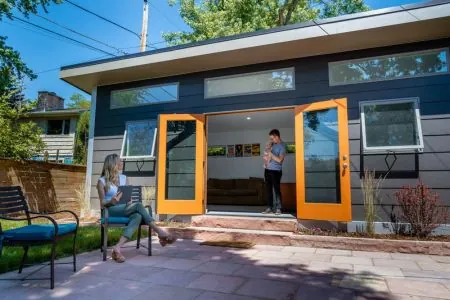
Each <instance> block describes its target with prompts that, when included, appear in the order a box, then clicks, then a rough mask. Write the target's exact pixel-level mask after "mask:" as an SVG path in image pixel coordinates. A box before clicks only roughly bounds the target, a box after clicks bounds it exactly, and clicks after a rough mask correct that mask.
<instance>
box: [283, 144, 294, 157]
mask: <svg viewBox="0 0 450 300" xmlns="http://www.w3.org/2000/svg"><path fill="white" fill-rule="evenodd" d="M284 144H285V145H286V153H287V154H293V153H295V143H294V142H286V143H284Z"/></svg>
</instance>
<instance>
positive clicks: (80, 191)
mask: <svg viewBox="0 0 450 300" xmlns="http://www.w3.org/2000/svg"><path fill="white" fill-rule="evenodd" d="M85 176H86V167H83V166H74V165H61V164H54V163H45V162H38V161H14V160H7V159H0V186H11V185H20V186H21V187H22V189H23V190H24V192H25V194H26V196H27V200H28V205H29V206H30V209H31V210H33V211H38V212H45V211H48V212H51V211H55V210H62V209H70V210H73V211H74V212H76V213H77V214H78V215H79V214H80V212H81V210H82V208H83V207H82V206H83V197H82V196H80V195H84V183H85Z"/></svg>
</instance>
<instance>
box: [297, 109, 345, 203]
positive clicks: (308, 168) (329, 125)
mask: <svg viewBox="0 0 450 300" xmlns="http://www.w3.org/2000/svg"><path fill="white" fill-rule="evenodd" d="M303 135H304V136H303V139H304V159H305V202H307V203H341V198H340V194H341V193H340V172H339V132H338V113H337V108H330V109H324V110H316V111H308V112H304V113H303Z"/></svg>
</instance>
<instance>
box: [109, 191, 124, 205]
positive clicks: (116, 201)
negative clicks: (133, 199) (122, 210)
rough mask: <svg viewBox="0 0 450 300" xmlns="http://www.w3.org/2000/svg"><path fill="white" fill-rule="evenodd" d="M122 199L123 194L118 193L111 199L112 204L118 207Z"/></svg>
mask: <svg viewBox="0 0 450 300" xmlns="http://www.w3.org/2000/svg"><path fill="white" fill-rule="evenodd" d="M121 198H122V192H118V193H117V194H116V195H115V196H113V197H112V198H111V204H112V205H116V204H117V203H119V201H120V199H121Z"/></svg>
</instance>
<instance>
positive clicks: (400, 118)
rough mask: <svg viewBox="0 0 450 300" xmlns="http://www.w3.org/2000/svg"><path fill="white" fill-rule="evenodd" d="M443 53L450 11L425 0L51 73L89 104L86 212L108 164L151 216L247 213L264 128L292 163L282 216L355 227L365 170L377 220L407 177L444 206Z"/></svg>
mask: <svg viewBox="0 0 450 300" xmlns="http://www.w3.org/2000/svg"><path fill="white" fill-rule="evenodd" d="M449 47H450V1H430V2H426V3H420V4H413V5H405V6H399V7H392V8H386V9H381V10H374V11H368V12H364V13H358V14H352V15H346V16H341V17H336V18H330V19H324V20H317V21H311V22H306V23H302V24H295V25H289V26H284V27H279V28H274V29H270V30H262V31H257V32H252V33H247V34H241V35H236V36H229V37H225V38H219V39H213V40H207V41H203V42H198V43H192V44H187V45H181V46H176V47H169V48H165V49H158V50H152V51H148V52H143V53H138V54H133V55H126V56H121V57H117V58H111V59H104V60H99V61H94V62H87V63H81V64H77V65H71V66H65V67H62V68H61V73H60V74H61V78H62V79H63V80H65V81H66V82H68V83H70V84H72V85H73V86H76V87H78V88H80V89H81V90H83V91H85V92H87V93H89V94H91V95H92V109H91V124H93V126H92V125H91V128H90V129H91V132H90V138H89V155H88V168H87V172H88V173H87V183H88V186H91V190H90V191H88V196H89V197H90V199H91V209H92V210H94V211H98V210H99V201H98V198H97V193H96V189H95V185H96V183H97V179H98V177H99V176H100V172H101V168H102V164H103V160H104V158H105V156H106V155H108V154H111V153H117V154H119V155H120V156H121V157H122V158H123V159H124V160H125V161H126V162H125V173H126V174H127V175H128V176H129V178H130V182H131V184H137V185H143V186H155V185H156V187H157V196H156V210H157V213H159V214H162V215H177V216H178V215H179V216H188V217H189V216H192V215H201V214H211V213H213V214H214V213H215V214H220V213H226V214H237V215H245V214H249V215H251V214H252V213H254V212H255V211H259V209H260V208H261V207H263V206H264V204H265V203H264V195H263V194H262V195H261V193H263V192H262V190H261V189H262V188H261V183H262V179H261V178H262V177H263V163H262V157H261V156H262V152H263V150H264V146H265V143H266V141H267V137H268V132H269V131H270V129H273V128H278V129H279V130H280V131H281V137H282V139H283V140H284V141H285V142H286V143H287V144H288V145H289V149H291V150H292V151H289V152H295V153H290V154H288V156H287V157H286V161H285V163H284V170H283V177H282V185H283V186H282V189H283V207H284V211H285V212H289V213H290V214H291V215H292V216H294V217H296V218H298V219H300V220H325V221H341V222H347V224H348V229H349V230H354V228H355V226H356V225H357V224H359V222H361V221H364V206H363V194H362V190H361V178H362V175H363V172H364V170H365V169H369V170H376V171H377V176H379V175H382V176H386V180H385V181H384V182H383V185H382V190H381V191H382V192H381V196H382V199H383V200H382V202H380V203H377V214H378V215H379V216H380V218H381V219H382V221H389V220H390V214H391V211H392V210H393V209H395V207H396V201H395V199H394V197H393V193H394V192H395V191H396V190H397V189H399V188H401V187H402V186H403V185H408V184H415V183H417V181H418V180H419V179H420V180H422V181H423V182H424V183H425V184H427V185H429V186H430V187H431V188H433V189H434V190H435V191H437V192H438V193H439V194H440V196H441V199H442V200H443V201H444V203H445V205H450V181H449V178H450V70H449V65H448V64H449V60H450V58H449ZM208 149H209V151H208ZM293 149H295V151H294V150H293ZM207 153H209V156H208V155H207ZM253 215H254V214H253ZM379 225H381V224H379ZM379 228H381V226H380V227H379Z"/></svg>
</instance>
